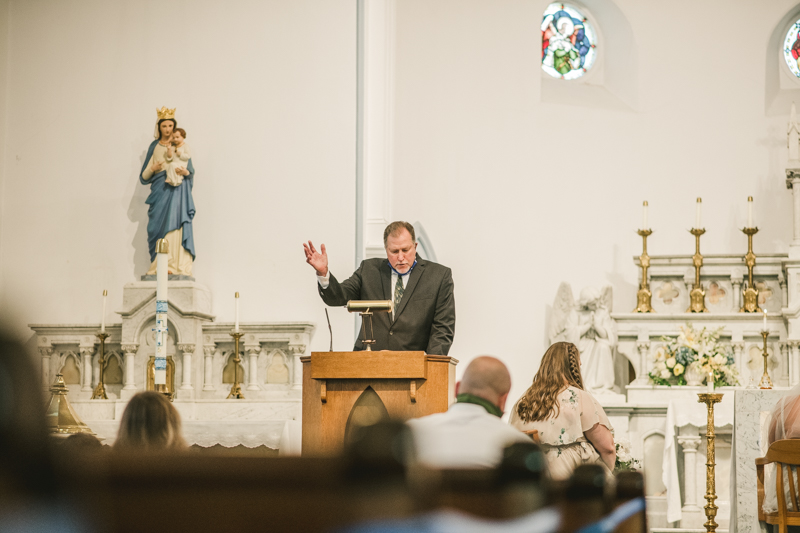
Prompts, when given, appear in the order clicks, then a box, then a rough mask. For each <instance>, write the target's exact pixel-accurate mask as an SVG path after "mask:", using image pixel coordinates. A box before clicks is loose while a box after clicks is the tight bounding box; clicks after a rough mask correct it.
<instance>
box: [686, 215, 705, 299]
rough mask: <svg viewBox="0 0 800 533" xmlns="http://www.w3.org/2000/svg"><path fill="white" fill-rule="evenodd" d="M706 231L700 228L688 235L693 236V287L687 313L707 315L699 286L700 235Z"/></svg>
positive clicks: (700, 261) (700, 286) (702, 293)
mask: <svg viewBox="0 0 800 533" xmlns="http://www.w3.org/2000/svg"><path fill="white" fill-rule="evenodd" d="M705 232H706V230H704V229H700V228H693V229H690V230H689V233H691V234H692V235H694V238H695V249H694V255H693V256H692V263H693V264H694V285H692V291H691V292H690V293H689V302H690V303H689V309H687V310H686V312H687V313H708V309H706V291H704V290H703V286H702V285H701V284H700V267H702V266H703V255H702V254H701V253H700V235H702V234H703V233H705Z"/></svg>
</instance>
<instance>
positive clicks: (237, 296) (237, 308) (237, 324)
mask: <svg viewBox="0 0 800 533" xmlns="http://www.w3.org/2000/svg"><path fill="white" fill-rule="evenodd" d="M228 294H230V293H228ZM235 302H236V315H235V316H236V324H235V325H234V327H233V329H234V331H235V332H236V333H239V293H238V292H237V293H236V298H235Z"/></svg>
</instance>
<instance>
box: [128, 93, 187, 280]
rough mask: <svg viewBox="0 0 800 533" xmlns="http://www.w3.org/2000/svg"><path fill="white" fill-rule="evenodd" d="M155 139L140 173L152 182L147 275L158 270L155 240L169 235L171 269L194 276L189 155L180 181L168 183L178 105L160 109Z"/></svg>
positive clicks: (144, 181) (141, 178)
mask: <svg viewBox="0 0 800 533" xmlns="http://www.w3.org/2000/svg"><path fill="white" fill-rule="evenodd" d="M156 112H157V116H158V122H157V123H156V131H155V137H156V139H155V140H154V141H153V142H152V143H150V147H149V148H148V149H147V156H146V157H145V159H144V161H145V162H144V166H142V171H141V173H140V174H139V181H140V182H141V183H142V185H148V184H149V185H150V195H149V196H148V197H147V201H146V202H145V203H146V204H147V205H148V206H150V207H149V208H148V210H147V218H148V222H147V245H148V249H149V251H150V261H151V264H150V269H149V270H148V271H147V274H146V275H145V279H147V278H149V277H150V276H154V275H155V273H156V242H157V241H158V240H159V239H166V240H167V242H168V243H169V262H168V263H169V273H170V274H171V275H174V276H181V277H180V278H178V279H185V278H190V279H193V278H192V263H193V261H194V259H195V252H194V234H193V231H192V219H193V218H194V213H195V210H194V200H192V186H193V185H194V165H193V164H192V160H191V159H189V161H188V162H187V165H186V168H185V169H184V168H177V169H176V172H177V173H178V174H180V175H182V176H183V181H181V183H180V185H178V186H172V185H170V184H169V183H167V181H166V178H167V170H166V168H167V162H166V159H165V155H166V153H167V148H168V147H169V144H170V142H171V139H172V132H173V131H174V130H175V128H177V127H178V123H177V122H176V120H175V109H174V108H173V109H167V108H166V107H162V108H161V109H157V110H156Z"/></svg>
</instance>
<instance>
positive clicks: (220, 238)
mask: <svg viewBox="0 0 800 533" xmlns="http://www.w3.org/2000/svg"><path fill="white" fill-rule="evenodd" d="M2 5H5V2H2V3H0V8H1V7H2ZM0 12H2V9H0ZM2 22H3V21H2V18H0V59H2V58H3V57H5V54H4V51H5V50H6V48H4V44H3V43H4V42H5V41H4V39H3V35H2V31H3V30H2V28H3V27H4V25H3V23H2ZM355 45H356V3H355V2H352V1H350V0H346V1H345V0H333V1H325V2H315V1H311V0H297V1H292V2H284V1H279V0H273V1H258V2H250V1H233V2H226V3H224V4H223V3H219V2H216V1H213V0H202V1H196V2H190V3H186V2H181V1H177V0H160V1H158V2H154V1H148V2H138V1H132V0H130V1H128V0H113V1H107V0H93V1H86V0H67V1H62V2H27V1H23V0H18V1H17V0H11V2H10V33H9V39H8V76H6V73H5V71H3V70H0V80H2V83H0V97H2V91H3V90H4V88H5V84H6V80H8V94H7V100H5V99H0V101H4V100H5V101H6V102H7V105H6V109H7V117H8V120H7V124H8V132H9V134H8V138H7V141H6V142H5V143H2V142H0V147H5V149H6V154H7V165H6V174H5V176H2V177H4V178H5V179H4V180H3V183H4V189H3V192H2V200H3V212H2V218H1V219H0V245H1V247H0V252H1V253H2V261H1V262H0V275H2V280H3V282H2V299H1V300H0V302H1V304H2V305H0V308H2V309H3V311H4V312H5V315H6V320H7V321H9V322H10V323H11V324H12V325H13V327H14V328H15V329H16V330H17V331H18V332H19V333H20V334H21V335H25V336H30V335H32V333H31V332H30V330H28V329H27V327H26V325H27V324H29V323H92V322H94V323H98V324H99V322H100V311H101V294H102V290H103V289H108V290H109V305H108V315H107V320H109V321H112V322H116V321H119V317H118V316H117V315H116V314H115V313H114V311H115V310H118V309H120V308H121V306H122V286H123V284H125V283H127V282H130V281H134V280H138V279H139V277H140V276H141V275H142V274H144V272H145V270H146V268H147V265H148V264H149V256H148V252H147V243H146V225H147V206H146V205H145V204H144V201H145V199H146V197H147V194H148V192H149V188H148V187H147V186H144V185H141V184H140V183H139V181H138V174H139V170H140V168H141V165H142V160H143V158H144V155H145V153H146V149H147V146H148V144H149V143H150V142H151V141H152V139H153V137H152V135H153V128H154V124H155V108H156V107H160V106H163V105H166V106H169V107H177V119H178V125H179V126H180V127H183V128H185V129H186V130H187V133H188V136H187V142H188V143H189V144H190V145H191V147H192V149H193V150H194V156H193V160H194V163H195V167H196V178H195V187H194V200H195V203H196V207H197V215H196V217H195V220H194V231H195V245H196V249H197V254H198V256H197V261H196V263H195V268H194V273H195V276H196V278H197V281H198V282H199V283H202V284H205V285H206V286H208V287H209V288H210V289H211V291H212V294H213V298H214V301H213V312H214V314H216V316H217V320H220V321H232V320H233V312H234V310H233V307H234V302H233V295H234V292H235V291H240V292H241V295H242V297H241V318H242V321H243V322H255V321H284V320H303V321H313V322H316V323H317V326H318V329H317V334H316V335H315V337H314V341H313V347H315V348H320V349H327V344H328V339H327V337H328V335H327V331H326V330H327V326H326V325H325V317H324V313H323V310H322V305H321V302H320V301H319V297H318V295H317V294H316V290H315V285H314V276H313V272H312V270H311V268H310V267H308V266H307V265H306V264H305V263H304V257H303V253H302V249H301V244H302V242H303V241H304V240H307V239H313V240H314V242H315V243H317V244H319V243H320V242H324V243H325V244H326V245H327V246H328V249H329V251H330V254H331V269H332V270H333V271H334V272H335V273H337V274H339V275H344V274H345V273H348V274H349V272H350V271H352V269H353V267H354V255H355V251H354V226H355V215H354V209H355V208H354V199H355V119H354V117H355V103H356V100H355V83H356V53H355ZM3 65H4V63H3V62H2V61H0V69H2V68H3ZM2 118H3V117H2V116H0V123H2ZM1 130H2V129H1V128H0V131H1ZM0 135H1V133H0ZM331 315H332V320H333V322H334V327H335V331H339V332H344V334H342V333H340V334H339V335H338V338H337V339H336V344H335V347H337V348H341V349H346V348H348V347H349V346H351V340H352V331H353V326H352V318H351V317H350V316H348V315H347V313H345V312H338V311H334V312H332V313H331Z"/></svg>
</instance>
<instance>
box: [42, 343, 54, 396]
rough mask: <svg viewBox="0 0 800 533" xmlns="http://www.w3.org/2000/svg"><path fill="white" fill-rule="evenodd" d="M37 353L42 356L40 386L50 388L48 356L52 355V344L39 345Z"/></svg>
mask: <svg viewBox="0 0 800 533" xmlns="http://www.w3.org/2000/svg"><path fill="white" fill-rule="evenodd" d="M39 354H40V355H41V356H42V387H44V389H45V390H48V389H50V356H51V355H53V347H52V346H40V347H39Z"/></svg>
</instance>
